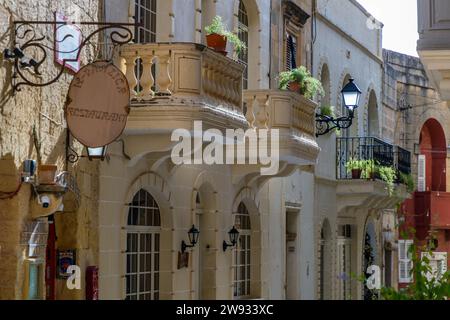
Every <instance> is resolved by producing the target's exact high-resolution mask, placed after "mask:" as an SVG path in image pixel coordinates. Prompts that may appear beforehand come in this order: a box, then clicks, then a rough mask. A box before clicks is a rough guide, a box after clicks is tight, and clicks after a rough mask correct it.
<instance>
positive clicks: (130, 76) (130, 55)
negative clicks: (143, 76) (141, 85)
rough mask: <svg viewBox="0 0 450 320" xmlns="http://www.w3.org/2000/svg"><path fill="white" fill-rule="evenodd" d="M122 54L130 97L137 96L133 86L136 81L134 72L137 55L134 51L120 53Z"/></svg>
mask: <svg viewBox="0 0 450 320" xmlns="http://www.w3.org/2000/svg"><path fill="white" fill-rule="evenodd" d="M122 56H123V58H124V59H125V67H126V71H125V77H126V78H127V81H128V86H129V87H130V95H131V99H134V98H136V96H137V93H136V90H135V88H136V86H137V83H138V81H137V78H136V74H135V67H136V59H137V55H136V54H135V53H134V52H126V53H124V54H122Z"/></svg>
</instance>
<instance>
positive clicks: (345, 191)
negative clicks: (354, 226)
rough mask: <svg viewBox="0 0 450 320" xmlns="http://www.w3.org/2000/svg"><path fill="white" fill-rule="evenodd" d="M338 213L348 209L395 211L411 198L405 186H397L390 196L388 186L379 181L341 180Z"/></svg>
mask: <svg viewBox="0 0 450 320" xmlns="http://www.w3.org/2000/svg"><path fill="white" fill-rule="evenodd" d="M336 194H337V212H338V214H341V213H342V212H344V211H345V210H347V209H355V208H366V209H378V210H381V209H394V208H395V206H396V204H397V203H398V202H402V201H404V200H405V199H408V198H410V197H411V196H410V194H409V193H408V192H407V191H406V187H405V186H404V185H397V186H396V187H395V190H394V192H393V194H391V195H390V194H389V192H388V190H387V185H386V183H384V182H383V181H379V180H364V179H360V180H339V183H338V185H337V191H336Z"/></svg>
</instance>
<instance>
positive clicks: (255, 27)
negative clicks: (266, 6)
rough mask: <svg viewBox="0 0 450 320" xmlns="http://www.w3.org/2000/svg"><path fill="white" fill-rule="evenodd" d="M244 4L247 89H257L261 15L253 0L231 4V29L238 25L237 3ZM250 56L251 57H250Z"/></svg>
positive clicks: (258, 84)
mask: <svg viewBox="0 0 450 320" xmlns="http://www.w3.org/2000/svg"><path fill="white" fill-rule="evenodd" d="M241 2H242V4H243V5H244V6H245V8H246V11H247V16H248V39H249V42H248V48H247V55H248V57H249V59H248V77H249V78H248V89H259V87H260V82H261V79H262V75H261V15H260V10H259V7H258V3H257V2H256V1H255V0H235V1H234V6H233V14H234V19H233V20H234V21H233V30H234V32H235V33H236V34H237V33H238V27H239V5H240V3H241ZM250 57H251V58H250Z"/></svg>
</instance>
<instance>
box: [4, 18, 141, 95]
mask: <svg viewBox="0 0 450 320" xmlns="http://www.w3.org/2000/svg"><path fill="white" fill-rule="evenodd" d="M13 23H14V42H13V45H12V48H7V49H4V50H3V56H4V58H5V59H6V60H9V61H11V62H12V64H13V75H12V89H13V92H14V93H15V92H16V91H21V87H22V86H32V87H45V86H48V85H51V84H53V83H55V82H56V81H58V80H59V78H60V77H61V76H62V75H63V73H64V70H65V69H66V65H67V63H70V62H76V61H78V60H79V58H80V54H81V52H82V50H83V48H84V47H86V45H89V44H91V45H92V44H93V43H92V40H93V39H94V37H95V36H97V35H99V34H101V33H102V32H103V31H106V30H111V32H110V33H108V34H106V35H105V42H106V41H109V42H110V43H111V45H112V46H113V48H115V47H117V46H120V45H123V44H126V43H128V42H130V41H131V40H133V31H132V30H131V29H130V28H129V27H139V26H141V24H138V23H113V22H69V21H14V22H13ZM70 24H74V25H80V26H93V27H95V30H92V29H90V31H89V33H88V34H87V35H85V34H83V30H81V42H80V44H79V46H78V47H77V48H75V49H73V50H71V51H59V50H58V49H57V47H56V43H62V42H64V41H66V40H67V39H68V38H70V37H72V38H73V36H72V35H70V34H68V35H66V36H65V37H64V38H63V39H56V38H55V37H56V31H57V30H58V29H59V28H61V27H63V26H65V25H70ZM39 25H51V26H54V37H53V38H52V37H48V35H38V34H37V31H36V27H37V26H39ZM51 39H52V40H51ZM50 41H51V44H48V42H50ZM75 52H76V53H77V55H76V57H75V58H72V59H64V60H63V62H62V64H61V65H57V64H55V68H56V69H58V68H59V70H57V72H56V75H55V72H48V75H49V76H48V78H47V79H43V78H44V77H43V73H42V71H41V66H42V65H43V64H44V62H46V60H47V58H48V57H49V56H52V54H51V53H53V54H55V53H65V54H70V53H75ZM103 60H105V59H103Z"/></svg>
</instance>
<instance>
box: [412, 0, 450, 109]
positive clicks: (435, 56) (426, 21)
mask: <svg viewBox="0 0 450 320" xmlns="http://www.w3.org/2000/svg"><path fill="white" fill-rule="evenodd" d="M418 23H419V28H418V29H419V40H418V42H417V51H418V53H419V56H420V59H421V61H422V63H423V64H424V66H425V69H426V71H427V74H428V77H429V78H430V81H431V83H432V84H433V86H434V87H436V89H438V90H439V92H440V94H441V97H442V99H443V100H450V1H448V0H419V1H418Z"/></svg>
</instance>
